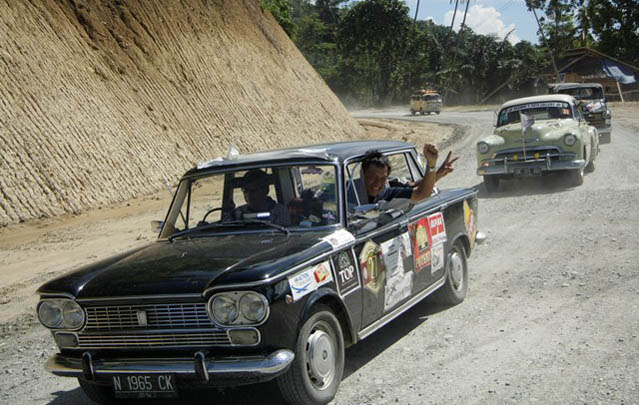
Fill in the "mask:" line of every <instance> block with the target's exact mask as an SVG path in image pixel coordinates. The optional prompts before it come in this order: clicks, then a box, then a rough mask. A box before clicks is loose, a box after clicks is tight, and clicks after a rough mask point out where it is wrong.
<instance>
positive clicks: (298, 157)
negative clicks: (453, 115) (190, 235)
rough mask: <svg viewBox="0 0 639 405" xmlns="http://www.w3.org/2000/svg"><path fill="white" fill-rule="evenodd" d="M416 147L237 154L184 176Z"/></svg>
mask: <svg viewBox="0 0 639 405" xmlns="http://www.w3.org/2000/svg"><path fill="white" fill-rule="evenodd" d="M414 146H415V145H414V144H412V143H408V142H400V141H382V140H371V141H349V142H334V143H322V144H315V145H306V146H298V147H291V148H282V149H274V150H269V151H261V152H255V153H247V154H239V155H237V156H236V157H233V158H225V157H218V158H215V159H212V160H209V161H206V162H202V163H198V164H197V165H196V166H195V167H194V168H192V169H191V170H189V171H188V172H187V173H186V174H185V176H190V175H194V174H200V173H204V172H207V171H217V170H220V169H227V168H235V169H239V168H241V167H250V166H257V165H270V164H278V163H286V162H287V161H295V162H300V163H304V162H322V161H323V162H327V163H342V162H344V161H345V160H347V159H349V158H354V157H359V156H363V155H364V154H366V152H368V151H369V150H372V149H377V150H379V151H381V152H392V151H396V150H401V149H406V148H413V147H414Z"/></svg>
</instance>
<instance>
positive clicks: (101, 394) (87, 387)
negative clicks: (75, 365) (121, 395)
mask: <svg viewBox="0 0 639 405" xmlns="http://www.w3.org/2000/svg"><path fill="white" fill-rule="evenodd" d="M78 383H80V387H82V391H84V393H85V394H86V396H87V397H89V399H90V400H91V401H93V402H97V403H98V404H113V403H116V399H115V396H114V395H113V389H112V388H111V387H110V386H107V385H99V384H95V383H92V382H89V381H87V380H85V379H82V378H78Z"/></svg>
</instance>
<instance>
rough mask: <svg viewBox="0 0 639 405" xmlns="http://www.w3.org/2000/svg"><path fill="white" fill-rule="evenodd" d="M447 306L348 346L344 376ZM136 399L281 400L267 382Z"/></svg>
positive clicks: (430, 307) (69, 400)
mask: <svg viewBox="0 0 639 405" xmlns="http://www.w3.org/2000/svg"><path fill="white" fill-rule="evenodd" d="M447 308H448V307H446V306H440V305H437V304H435V303H433V302H432V301H431V300H429V299H425V300H423V301H422V302H420V303H418V304H417V305H415V306H414V307H413V308H411V309H410V310H408V311H407V312H406V313H404V314H402V315H401V316H399V317H398V318H396V319H395V320H393V321H392V322H390V323H388V324H387V325H386V326H384V327H383V328H382V329H380V330H379V331H377V332H375V333H373V334H372V335H370V336H369V337H367V338H366V339H365V340H363V341H361V342H360V343H358V344H356V345H355V346H352V347H350V348H348V349H347V350H346V364H345V365H344V376H343V378H347V377H348V376H350V375H352V374H353V373H355V372H357V370H359V369H360V368H361V367H363V366H365V365H366V364H367V363H368V362H370V361H371V360H373V359H374V358H375V357H377V356H378V355H379V354H381V353H382V352H383V351H384V350H386V349H387V348H389V347H390V346H392V345H393V344H394V343H396V342H397V341H398V340H399V339H401V338H402V337H404V336H405V335H407V334H408V333H410V332H411V331H412V330H413V329H415V328H417V327H418V326H420V325H421V324H423V323H424V322H426V321H427V320H428V317H429V316H430V315H433V314H436V313H438V312H441V311H443V310H445V309H447ZM53 395H55V396H56V398H55V399H54V400H53V401H51V402H49V404H48V405H84V404H87V403H91V402H90V401H89V399H88V398H87V397H86V396H85V395H84V393H83V392H82V390H81V389H80V388H79V387H78V388H76V389H73V390H71V391H57V392H54V393H53ZM118 403H120V402H118ZM126 403H127V402H122V404H126ZM137 403H138V404H140V403H142V404H145V405H165V404H166V405H168V404H176V403H179V404H185V405H204V404H211V403H216V404H236V405H249V404H255V403H259V404H260V405H280V404H281V403H282V402H281V400H279V395H278V392H277V387H276V386H275V384H268V383H266V384H256V385H250V386H243V387H239V388H231V389H225V390H217V389H211V390H200V391H192V392H183V393H181V394H180V398H178V399H174V400H156V401H152V400H144V401H142V402H137Z"/></svg>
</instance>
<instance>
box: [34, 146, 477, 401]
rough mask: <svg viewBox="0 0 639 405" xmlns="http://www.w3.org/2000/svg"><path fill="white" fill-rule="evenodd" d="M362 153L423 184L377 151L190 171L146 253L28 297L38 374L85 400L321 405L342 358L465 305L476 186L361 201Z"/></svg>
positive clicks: (211, 164)
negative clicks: (426, 310) (413, 315)
mask: <svg viewBox="0 0 639 405" xmlns="http://www.w3.org/2000/svg"><path fill="white" fill-rule="evenodd" d="M370 149H377V150H379V151H380V152H382V153H383V154H384V155H386V156H387V157H388V159H389V160H390V162H391V164H392V167H393V175H394V176H395V177H397V179H393V180H397V181H398V182H397V183H394V184H403V183H411V182H415V181H417V180H419V179H420V178H422V177H423V176H424V175H425V172H424V165H423V157H422V156H421V155H420V154H419V153H418V152H417V151H416V150H415V147H414V145H412V144H407V143H404V142H392V141H375V142H343V143H334V144H323V145H310V146H305V147H301V148H290V149H280V150H275V151H268V152H260V153H254V154H246V155H233V156H231V155H229V156H228V157H226V158H217V159H213V160H211V161H208V162H204V163H202V164H200V165H198V166H196V167H194V168H193V169H191V170H189V171H188V172H187V173H185V174H184V176H183V177H182V179H181V180H180V183H179V185H178V187H177V190H176V192H175V195H174V197H173V201H172V203H171V206H170V207H169V210H168V213H167V215H166V218H165V220H164V221H163V222H162V223H161V224H159V223H158V224H157V225H158V226H159V227H160V229H159V237H158V240H157V241H155V242H153V243H151V244H149V245H147V246H144V247H140V248H137V249H135V250H133V251H130V252H126V253H120V254H118V255H117V256H115V257H112V258H108V259H105V260H102V261H100V262H97V263H93V264H90V265H88V266H86V267H84V268H82V269H79V270H77V271H75V272H71V273H69V274H65V275H63V276H61V277H59V278H57V279H55V280H51V281H49V282H47V283H46V284H44V285H43V286H41V287H40V289H39V290H38V293H39V294H40V297H41V300H40V301H39V303H38V306H37V314H38V318H39V320H40V322H41V323H42V324H43V325H44V326H45V327H47V328H49V329H50V330H51V333H52V335H53V339H54V340H55V343H56V344H57V346H58V348H59V353H57V354H55V355H54V356H53V357H51V358H50V359H49V360H48V362H47V365H46V368H47V370H49V371H50V372H52V373H53V374H56V375H59V376H66V377H75V378H78V381H79V383H80V386H81V387H82V389H83V390H84V392H85V393H86V394H87V396H88V397H89V398H91V399H92V400H94V401H96V402H100V403H110V402H113V401H114V400H116V399H124V400H126V399H128V398H155V397H177V396H179V395H180V393H181V392H183V391H187V390H193V389H197V388H204V387H223V386H237V385H242V384H252V383H257V382H264V381H269V380H274V381H275V383H276V385H277V387H278V388H279V390H280V392H281V395H282V397H283V399H284V400H285V401H286V402H288V403H291V404H326V403H328V402H329V401H331V400H332V399H333V397H334V396H335V393H336V392H337V388H338V386H339V384H340V382H341V380H342V376H343V372H344V364H345V348H346V347H348V346H350V345H353V344H355V343H357V342H359V341H361V340H362V339H364V338H366V337H367V336H369V335H371V334H372V333H374V332H375V331H377V330H379V329H380V328H382V327H384V325H386V324H387V323H388V322H390V321H391V320H392V319H394V318H396V317H398V316H399V315H401V314H402V313H404V312H405V311H406V310H408V309H409V308H410V307H412V306H414V305H415V304H416V303H418V302H419V301H420V300H422V299H423V298H425V297H427V296H429V295H433V297H436V298H437V299H438V300H439V301H440V302H444V303H447V304H449V305H452V304H457V303H460V302H461V301H463V300H464V298H465V296H466V291H467V285H468V267H467V261H466V259H467V257H468V256H469V255H470V253H471V250H472V248H473V245H474V242H475V237H476V234H477V209H478V207H477V191H476V190H475V189H453V190H441V191H439V192H438V193H436V194H435V195H433V196H432V197H430V198H428V199H426V200H424V201H421V202H419V203H416V204H411V203H410V201H409V200H408V199H401V198H396V199H393V200H392V201H388V202H385V201H382V202H379V203H375V204H369V203H368V202H369V201H368V199H367V198H366V199H365V200H364V199H362V197H363V195H362V194H361V190H362V189H361V187H363V183H362V179H361V173H362V170H361V166H362V160H363V158H364V156H365V154H366V152H367V151H369V150H370ZM258 180H259V181H258ZM365 192H366V191H365V190H364V193H365ZM260 193H264V194H260ZM266 193H268V194H266ZM258 195H259V196H261V197H260V198H262V200H260V201H266V205H265V206H264V207H266V208H259V209H258V210H257V211H256V210H254V209H253V208H252V207H251V205H250V204H249V201H257V199H258V197H259V196H258ZM366 196H367V194H366ZM245 202H246V204H245ZM256 401H257V402H259V398H256Z"/></svg>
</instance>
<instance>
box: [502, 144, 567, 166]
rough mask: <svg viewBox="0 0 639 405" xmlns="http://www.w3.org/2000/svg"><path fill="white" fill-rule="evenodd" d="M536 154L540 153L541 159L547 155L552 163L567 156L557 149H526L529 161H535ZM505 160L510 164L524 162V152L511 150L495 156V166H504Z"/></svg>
mask: <svg viewBox="0 0 639 405" xmlns="http://www.w3.org/2000/svg"><path fill="white" fill-rule="evenodd" d="M536 153H539V159H540V160H542V159H546V155H548V156H549V157H550V160H551V161H554V160H562V158H563V157H564V156H567V154H566V153H562V151H561V150H560V149H559V148H557V147H549V148H544V147H541V148H540V147H531V148H526V158H527V160H532V159H534V156H535V154H536ZM504 160H508V164H510V163H512V162H524V150H523V148H522V149H510V150H507V151H502V152H498V153H497V154H495V164H496V165H503V163H504Z"/></svg>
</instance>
